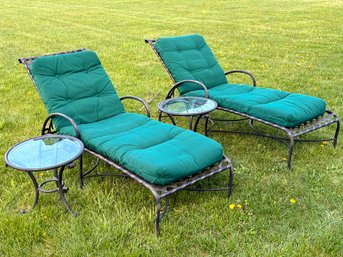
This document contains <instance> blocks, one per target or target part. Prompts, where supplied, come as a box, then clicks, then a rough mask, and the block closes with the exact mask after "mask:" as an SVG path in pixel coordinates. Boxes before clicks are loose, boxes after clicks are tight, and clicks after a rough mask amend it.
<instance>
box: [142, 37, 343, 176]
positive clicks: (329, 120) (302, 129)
mask: <svg viewBox="0 0 343 257" xmlns="http://www.w3.org/2000/svg"><path fill="white" fill-rule="evenodd" d="M145 42H146V43H148V44H149V45H150V47H151V48H152V50H153V51H154V53H155V54H156V56H157V57H158V59H159V60H160V61H161V63H162V65H163V67H164V69H165V70H166V71H167V73H168V75H169V77H170V78H171V80H172V81H173V82H174V83H175V84H174V85H172V89H171V90H170V91H172V90H173V91H175V89H176V88H177V87H178V86H179V84H180V83H184V82H183V81H180V82H176V80H175V78H174V77H173V75H172V74H171V72H170V71H169V69H168V68H167V66H166V64H165V63H164V60H163V58H162V57H161V56H160V54H159V52H158V51H157V49H156V48H155V46H154V44H155V43H156V40H154V39H146V40H145ZM234 73H242V74H246V75H248V76H249V77H250V78H251V80H252V85H253V86H254V87H256V79H255V77H254V75H253V74H252V73H250V72H248V71H245V70H231V71H227V72H225V75H226V76H227V75H230V74H234ZM186 82H193V83H196V84H198V85H200V86H201V87H202V88H203V89H204V91H205V97H206V98H210V97H209V94H208V90H207V88H206V86H205V85H204V84H203V83H201V82H200V81H195V80H191V81H186ZM173 94H174V92H173ZM168 95H169V93H168ZM168 95H167V97H168ZM217 110H221V111H225V112H230V113H233V114H236V115H239V116H242V117H243V118H241V119H235V120H224V119H211V120H212V121H213V122H214V121H219V122H225V121H229V122H230V121H231V122H232V121H244V120H248V121H249V126H250V128H251V129H252V131H253V132H242V131H227V130H218V129H213V126H212V127H211V128H210V129H209V130H208V131H207V132H226V133H237V134H246V135H255V136H261V137H268V138H272V139H275V140H277V141H279V142H282V143H284V144H286V145H288V158H287V167H288V168H289V169H290V168H291V167H292V153H293V149H294V143H295V142H324V141H333V146H334V147H336V146H337V140H338V134H339V130H340V121H339V119H338V116H337V114H336V113H334V112H333V111H330V110H326V111H325V113H324V115H322V116H321V117H318V118H317V119H313V120H310V121H307V122H305V123H303V124H300V125H298V126H296V127H292V128H289V127H283V126H280V125H278V124H275V123H272V122H269V121H265V120H263V119H259V118H256V117H253V116H250V115H247V114H244V113H241V112H237V111H234V110H231V109H229V108H225V107H221V106H218V107H217ZM255 121H256V122H260V123H262V124H264V125H267V126H270V127H273V128H276V129H279V130H281V131H283V132H285V133H286V134H287V136H288V137H278V136H273V135H270V134H267V133H265V132H261V131H259V130H257V129H256V128H255V127H254V122H255ZM334 123H336V131H335V135H334V137H333V138H327V139H319V140H306V139H299V138H298V137H299V136H301V135H304V134H306V133H309V132H312V131H315V130H318V129H320V128H323V127H326V126H328V125H331V124H334ZM287 141H288V142H289V143H287Z"/></svg>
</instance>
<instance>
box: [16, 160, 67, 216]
mask: <svg viewBox="0 0 343 257" xmlns="http://www.w3.org/2000/svg"><path fill="white" fill-rule="evenodd" d="M64 168H65V166H62V167H60V168H59V169H57V168H56V169H54V177H53V178H51V179H48V180H45V181H43V182H42V183H40V184H39V185H38V183H37V180H36V177H35V176H34V174H33V172H32V171H26V173H27V174H28V175H29V176H30V178H31V180H32V182H33V185H34V187H35V198H34V200H33V204H32V208H31V209H33V208H34V207H35V206H36V205H37V203H38V200H39V193H40V192H42V193H55V192H58V193H59V194H60V197H61V201H62V203H63V205H64V207H65V208H66V209H67V210H68V211H69V212H70V213H71V214H74V213H73V210H72V208H71V207H70V205H69V203H68V202H67V199H66V198H65V193H66V192H67V191H68V188H67V187H65V186H64V183H63V179H62V177H63V171H64ZM50 182H55V184H56V188H55V189H50V190H47V189H44V188H43V186H44V185H45V184H47V183H50ZM21 213H25V212H23V211H21Z"/></svg>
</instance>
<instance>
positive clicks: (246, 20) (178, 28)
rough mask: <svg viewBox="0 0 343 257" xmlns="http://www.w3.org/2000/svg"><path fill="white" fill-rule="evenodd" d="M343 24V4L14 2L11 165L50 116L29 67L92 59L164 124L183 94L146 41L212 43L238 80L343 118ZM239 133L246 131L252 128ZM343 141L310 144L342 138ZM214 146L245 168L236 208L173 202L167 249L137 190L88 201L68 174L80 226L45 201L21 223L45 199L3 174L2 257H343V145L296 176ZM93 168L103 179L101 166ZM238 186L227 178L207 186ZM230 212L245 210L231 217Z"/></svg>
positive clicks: (305, 158) (123, 188)
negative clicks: (300, 96) (74, 56)
mask: <svg viewBox="0 0 343 257" xmlns="http://www.w3.org/2000/svg"><path fill="white" fill-rule="evenodd" d="M342 17H343V3H342V1H340V0H331V1H320V0H318V1H310V0H299V1H295V0H294V1H290V0H289V1H272V0H261V1H238V0H237V1H221V0H218V1H205V0H204V1H179V0H170V1H150V0H147V1H110V0H104V1H86V0H78V1H76V0H74V1H69V0H68V1H15V0H14V1H7V0H2V1H1V5H0V60H1V61H0V95H1V98H0V101H1V102H0V103H1V108H0V131H1V132H0V149H1V151H0V152H1V155H4V154H5V152H6V151H7V149H8V148H9V147H11V146H12V145H14V144H15V143H17V142H19V141H20V140H24V139H26V138H29V137H32V136H37V135H39V134H40V129H41V124H42V122H43V120H44V119H45V117H46V116H47V111H46V110H45V107H44V106H43V103H42V101H41V100H40V98H39V96H38V93H37V92H36V90H35V88H34V86H33V84H32V83H31V81H30V79H29V77H28V76H27V74H26V72H25V70H24V68H23V67H22V66H21V65H19V64H18V62H17V59H18V58H19V57H27V56H32V55H40V54H45V53H53V52H60V51H65V50H71V49H77V48H81V47H85V48H87V49H92V50H94V51H96V52H97V53H98V55H99V57H100V59H101V60H102V64H103V66H104V67H105V69H106V70H107V72H108V73H109V75H110V77H111V79H112V81H113V83H114V84H115V85H116V89H117V91H118V93H119V95H121V96H123V95H137V96H139V97H142V98H144V99H146V100H151V99H153V100H152V102H151V110H152V113H153V117H154V118H156V117H157V111H156V110H157V103H158V102H159V101H160V100H162V99H163V97H164V96H165V94H166V93H167V91H168V89H169V87H170V85H171V81H170V79H169V77H168V75H167V74H166V72H165V71H164V70H163V67H162V65H161V64H160V63H159V61H158V59H157V57H156V56H155V55H154V53H153V52H152V51H151V49H149V47H148V45H146V44H145V43H144V39H145V38H155V37H162V36H174V35H184V34H191V33H199V34H202V35H203V36H204V37H205V38H206V40H207V43H208V44H209V45H210V47H211V49H212V50H213V52H214V53H215V55H216V57H217V58H218V60H219V62H220V63H221V64H222V66H223V67H224V69H225V70H228V69H245V70H249V71H251V72H253V73H254V74H255V76H256V78H257V81H258V86H263V87H272V88H276V89H282V90H287V91H292V92H298V93H305V94H311V95H314V96H318V97H321V98H324V99H326V100H327V105H328V109H331V110H334V111H336V112H337V113H338V114H340V115H341V116H343V101H342V98H343V76H342V74H343V44H342V42H343V36H342V35H343V27H342V26H343V20H342ZM232 78H233V81H239V80H240V81H243V82H249V81H248V80H247V79H246V78H244V77H238V76H236V77H235V78H234V76H233V77H232ZM156 95H157V97H156V98H155V99H154V96H156ZM136 107H137V106H134V105H132V106H130V104H129V106H128V109H130V110H134V109H135V108H136ZM215 115H217V116H222V117H223V115H222V114H220V113H217V114H215ZM185 124H186V123H184V124H183V125H185ZM232 126H233V127H234V128H236V129H241V130H244V129H246V128H247V124H245V123H242V124H237V125H232ZM230 127H231V126H227V128H230ZM334 129H335V128H334V127H333V128H328V129H324V130H320V131H317V132H315V133H313V135H311V136H307V138H323V137H328V136H330V137H331V136H332V135H333V133H334ZM211 137H212V138H214V139H216V140H218V141H219V142H221V143H222V144H223V146H224V149H225V153H226V155H227V156H229V157H230V159H232V161H233V163H234V167H235V174H236V176H235V182H234V191H233V195H232V197H231V198H230V199H229V200H227V198H226V194H225V193H223V192H218V193H201V194H199V193H193V192H179V193H177V194H175V195H173V196H172V197H171V204H172V208H171V209H170V210H169V212H168V214H167V216H166V218H165V220H163V222H162V224H161V232H162V234H161V237H160V238H156V236H155V235H154V227H153V222H154V218H155V210H154V202H153V198H152V197H151V194H150V193H149V192H148V190H146V189H145V188H143V187H142V186H140V185H139V184H138V183H136V182H135V181H133V180H131V179H127V178H112V177H108V178H104V179H92V180H87V181H86V182H85V187H84V189H83V190H81V189H79V184H78V174H77V169H73V170H67V171H66V172H65V182H66V184H67V186H68V187H69V189H70V190H69V192H68V194H67V198H68V200H69V202H70V204H71V205H72V207H73V208H74V209H75V210H76V211H77V212H78V213H79V216H77V217H72V216H71V215H69V214H68V213H67V212H66V211H65V209H64V207H63V206H62V204H61V203H60V201H59V198H58V195H57V194H50V195H47V194H45V195H41V198H40V202H39V203H38V205H37V207H36V208H35V209H34V210H33V211H32V212H29V213H27V214H25V215H21V214H19V210H20V209H22V208H29V207H30V204H31V203H32V200H33V196H34V194H33V185H32V184H31V181H30V179H29V177H28V176H27V175H26V174H23V173H20V172H18V171H15V170H13V169H10V168H6V167H5V165H4V163H3V164H2V165H1V166H0V206H1V212H0V256H229V255H233V256H342V254H343V243H342V241H343V239H342V235H343V221H342V217H343V211H342V209H343V200H342V195H343V190H342V184H343V179H342V178H343V176H342V172H343V148H342V143H343V138H342V136H340V138H339V144H338V147H337V148H336V149H334V148H333V147H332V145H331V143H329V144H320V143H311V144H296V146H295V152H294V162H293V169H292V171H289V170H288V169H287V168H286V159H285V158H286V156H287V148H286V147H285V146H284V145H282V144H279V143H278V142H275V141H272V140H268V139H263V138H256V137H251V136H241V135H231V134H219V133H218V134H212V135H211ZM86 161H87V163H88V164H89V165H90V163H91V158H89V157H87V158H86ZM108 169H110V168H109V167H108V166H106V165H104V164H102V165H101V166H100V170H102V171H106V170H108ZM50 173H51V172H50ZM39 177H40V178H41V179H44V178H45V177H46V175H45V173H40V174H39ZM226 181H227V174H224V173H223V174H220V175H218V176H217V177H213V178H212V179H210V180H208V181H205V182H203V183H201V185H200V186H202V187H206V186H213V187H214V186H222V185H223V184H225V183H226ZM291 198H294V199H295V200H296V203H294V204H292V203H291V202H290V199H291ZM230 204H236V205H237V204H240V205H241V206H242V208H241V209H240V208H234V209H230V208H229V205H230Z"/></svg>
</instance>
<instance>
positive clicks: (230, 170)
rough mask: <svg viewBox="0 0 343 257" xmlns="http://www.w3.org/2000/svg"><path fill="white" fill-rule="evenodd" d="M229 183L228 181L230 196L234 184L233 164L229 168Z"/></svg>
mask: <svg viewBox="0 0 343 257" xmlns="http://www.w3.org/2000/svg"><path fill="white" fill-rule="evenodd" d="M229 172H230V173H229V183H228V196H227V198H230V196H231V194H232V186H233V176H234V173H233V168H232V166H231V167H230V168H229Z"/></svg>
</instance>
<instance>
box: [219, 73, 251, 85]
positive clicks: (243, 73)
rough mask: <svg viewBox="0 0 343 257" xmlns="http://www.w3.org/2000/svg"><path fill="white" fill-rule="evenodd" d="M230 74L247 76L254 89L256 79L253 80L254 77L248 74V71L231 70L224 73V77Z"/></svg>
mask: <svg viewBox="0 0 343 257" xmlns="http://www.w3.org/2000/svg"><path fill="white" fill-rule="evenodd" d="M232 73H243V74H247V75H249V77H250V78H251V80H252V85H253V86H254V87H256V79H255V77H254V75H253V74H252V73H250V72H248V71H245V70H231V71H227V72H225V75H229V74H232Z"/></svg>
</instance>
